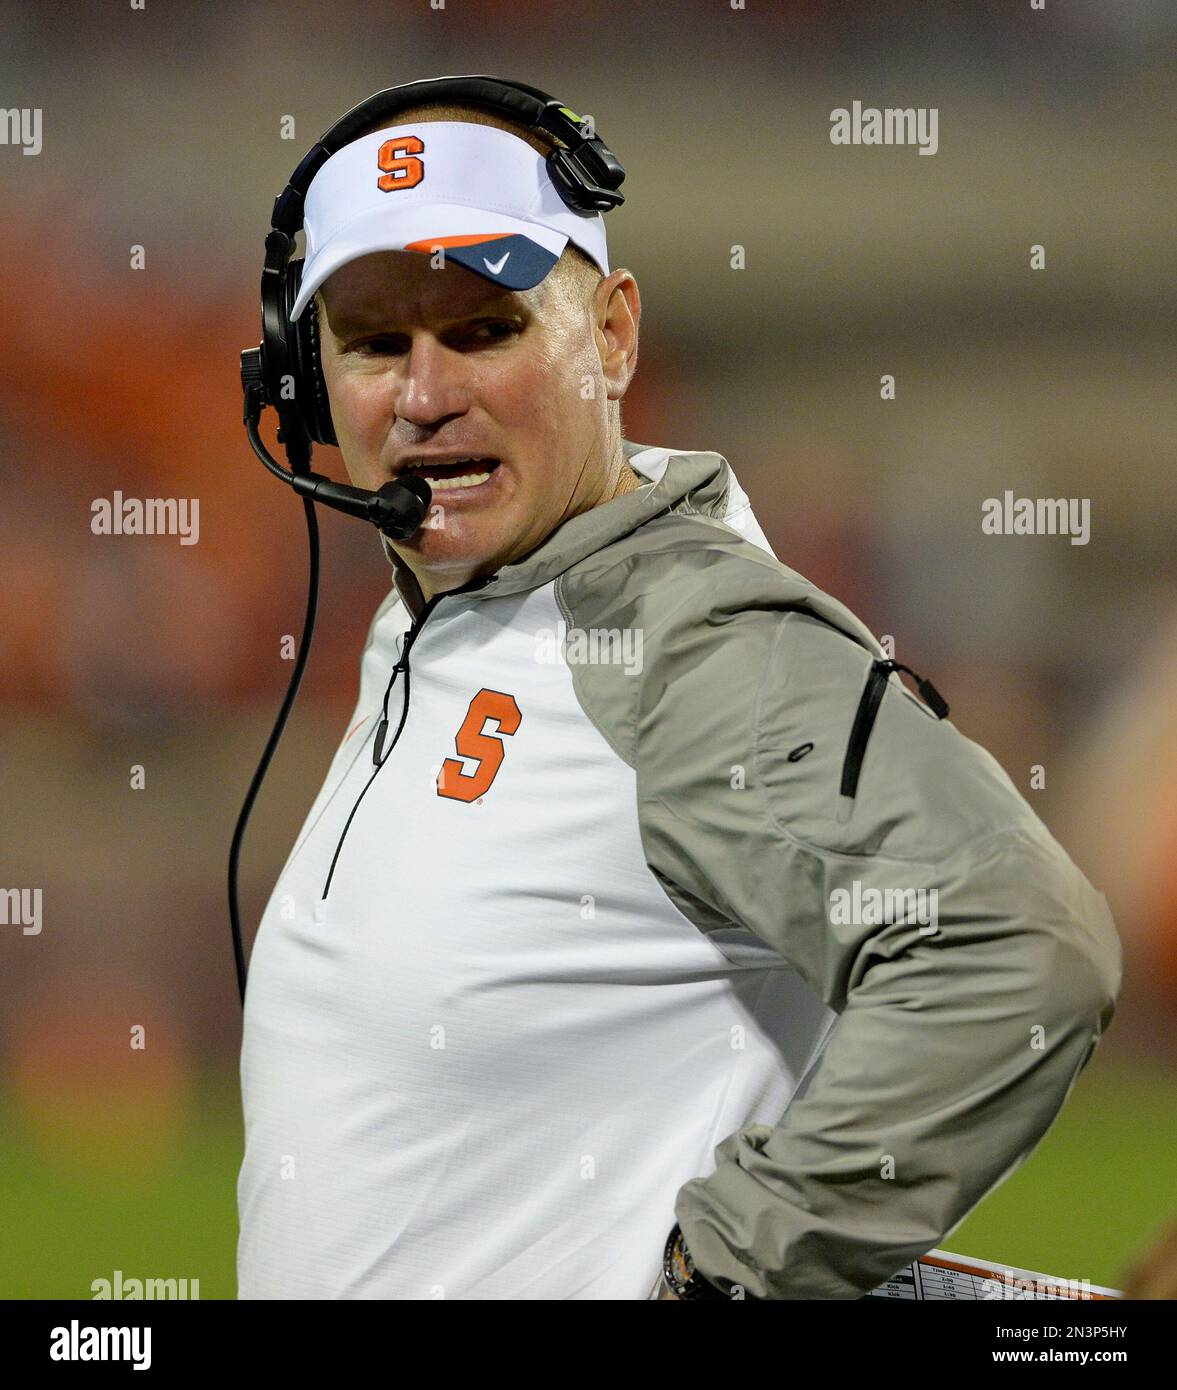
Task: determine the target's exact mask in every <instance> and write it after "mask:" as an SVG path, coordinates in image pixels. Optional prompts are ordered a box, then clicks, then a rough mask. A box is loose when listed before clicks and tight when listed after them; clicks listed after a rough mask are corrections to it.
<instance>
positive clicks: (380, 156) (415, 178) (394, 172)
mask: <svg viewBox="0 0 1177 1390" xmlns="http://www.w3.org/2000/svg"><path fill="white" fill-rule="evenodd" d="M424 150H425V145H424V143H423V142H422V141H421V140H420V139H419V138H418V137H417V136H416V135H397V136H395V137H394V138H393V139H391V140H385V142H384V144H383V145H381V146H380V148H379V150H377V152H376V163H377V164H378V165H379V166H380V167H381V169H383V170H384V173H383V174H382V175H381V176H380V178H378V179H377V180H376V187H377V188H379V189H380V191H381V192H382V193H391V192H392V191H393V189H395V188H415V187H416V185H417V184H419V183H420V182H421V180H422V179H423V178H424V177H425V165H424V164H423V163H422V162H421V160H419V159H416V158H415V157H414V156H416V155H419V154H422V153H424Z"/></svg>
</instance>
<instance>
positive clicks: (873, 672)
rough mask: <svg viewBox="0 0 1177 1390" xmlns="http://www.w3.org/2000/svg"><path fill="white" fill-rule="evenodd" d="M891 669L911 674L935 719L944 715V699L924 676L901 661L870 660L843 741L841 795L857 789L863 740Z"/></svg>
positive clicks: (871, 725)
mask: <svg viewBox="0 0 1177 1390" xmlns="http://www.w3.org/2000/svg"><path fill="white" fill-rule="evenodd" d="M892 671H906V672H907V674H908V675H909V676H911V677H912V678H913V680H914V681H915V683H916V686H917V688H918V689H919V692H920V699H922V700H923V701H924V703H925V704H926V705H927V706H928V708H929V709H930V710H931V711H932V713H933V714H934V715H935V716H936V718H937V719H944V718H945V717H946V716H947V714H948V701H947V700H945V698H944V697H943V695H941V694H940V692H939V691H938V690H937V689H936V687H935V686H934V685H933V684H932V682H931V681H930V680H925V679H924V677H923V676H920V675H917V674H916V673H915V672H914V671H913V670H912V669H911V667H910V666H904V664H903V663H902V662H901V661H895V660H893V659H890V658H888V659H883V658H879V659H877V660H875V661H873V662H871V668H870V675H869V676H867V680H866V686H865V687H864V689H863V692H862V698H861V699H860V700H859V702H858V710H857V711H856V713H855V715H854V724H853V726H852V727H851V730H850V740H849V742H848V743H847V744H846V757H845V760H844V761H843V763H842V785H841V788H840V790H841V793H842V795H843V796H854V795H856V793H857V791H858V778H859V774H860V773H861V772H862V760H863V758H864V757H865V756H866V745H867V741H868V740H869V738H870V736H871V730H872V729H873V728H874V725H875V717H876V715H877V714H878V712H879V706H880V705H881V704H882V702H883V694H884V692H885V691H886V689H887V681H888V678H889V677H890V675H891V672H892Z"/></svg>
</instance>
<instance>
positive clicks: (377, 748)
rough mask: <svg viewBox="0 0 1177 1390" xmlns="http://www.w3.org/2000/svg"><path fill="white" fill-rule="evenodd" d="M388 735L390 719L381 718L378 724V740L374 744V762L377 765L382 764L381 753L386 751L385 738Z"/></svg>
mask: <svg viewBox="0 0 1177 1390" xmlns="http://www.w3.org/2000/svg"><path fill="white" fill-rule="evenodd" d="M387 736H388V720H387V719H385V718H383V717H382V718H381V720H380V723H379V724H377V725H376V742H375V743H374V744H373V745H372V762H373V764H374V765H375V766H376V767H379V766H380V755H381V753H383V752H384V740H385V738H386V737H387Z"/></svg>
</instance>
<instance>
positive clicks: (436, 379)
mask: <svg viewBox="0 0 1177 1390" xmlns="http://www.w3.org/2000/svg"><path fill="white" fill-rule="evenodd" d="M469 407H470V392H469V389H468V386H467V380H466V369H465V362H464V359H463V357H462V354H461V353H459V352H454V351H452V350H451V349H449V348H447V347H445V345H444V344H442V343H439V342H438V341H437V339H436V338H434V337H432V336H429V335H424V334H422V335H420V336H415V337H414V338H413V341H412V346H411V348H410V350H409V354H408V356H407V357H406V359H405V362H404V367H403V370H402V371H401V372H400V373H398V375H397V382H396V387H395V391H394V409H395V411H396V414H397V416H398V418H399V419H402V420H409V421H411V422H412V423H413V424H415V425H433V424H436V423H437V422H438V421H440V420H442V419H445V418H446V417H448V416H451V415H463V414H465V412H466V411H467V410H468V409H469Z"/></svg>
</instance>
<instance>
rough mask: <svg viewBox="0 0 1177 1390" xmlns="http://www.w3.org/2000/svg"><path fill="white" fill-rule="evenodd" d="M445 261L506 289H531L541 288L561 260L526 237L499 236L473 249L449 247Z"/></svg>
mask: <svg viewBox="0 0 1177 1390" xmlns="http://www.w3.org/2000/svg"><path fill="white" fill-rule="evenodd" d="M504 257H506V259H505V260H504ZM445 258H446V260H447V261H456V262H457V263H458V265H463V266H465V267H466V269H467V270H472V271H474V272H475V274H477V275H481V276H482V277H483V278H484V279H486V280H493V281H494V283H495V284H496V285H502V287H503V288H504V289H506V290H529V289H531V288H532V286H533V285H538V284H539V282H540V281H541V280H542V279H543V278H544V276H545V275H546V274H547V273H548V271H550V270H551V268H552V267H553V266H554V265H555V264H556V261H557V260H558V259H559V257H558V256H553V255H552V253H551V252H550V251H545V250H544V248H543V247H542V246H539V245H537V243H536V242H534V241H530V240H529V239H528V238H527V237H525V236H500V237H495V238H494V239H493V240H490V241H484V242H481V243H479V244H476V245H472V246H447V247H446V248H445Z"/></svg>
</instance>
